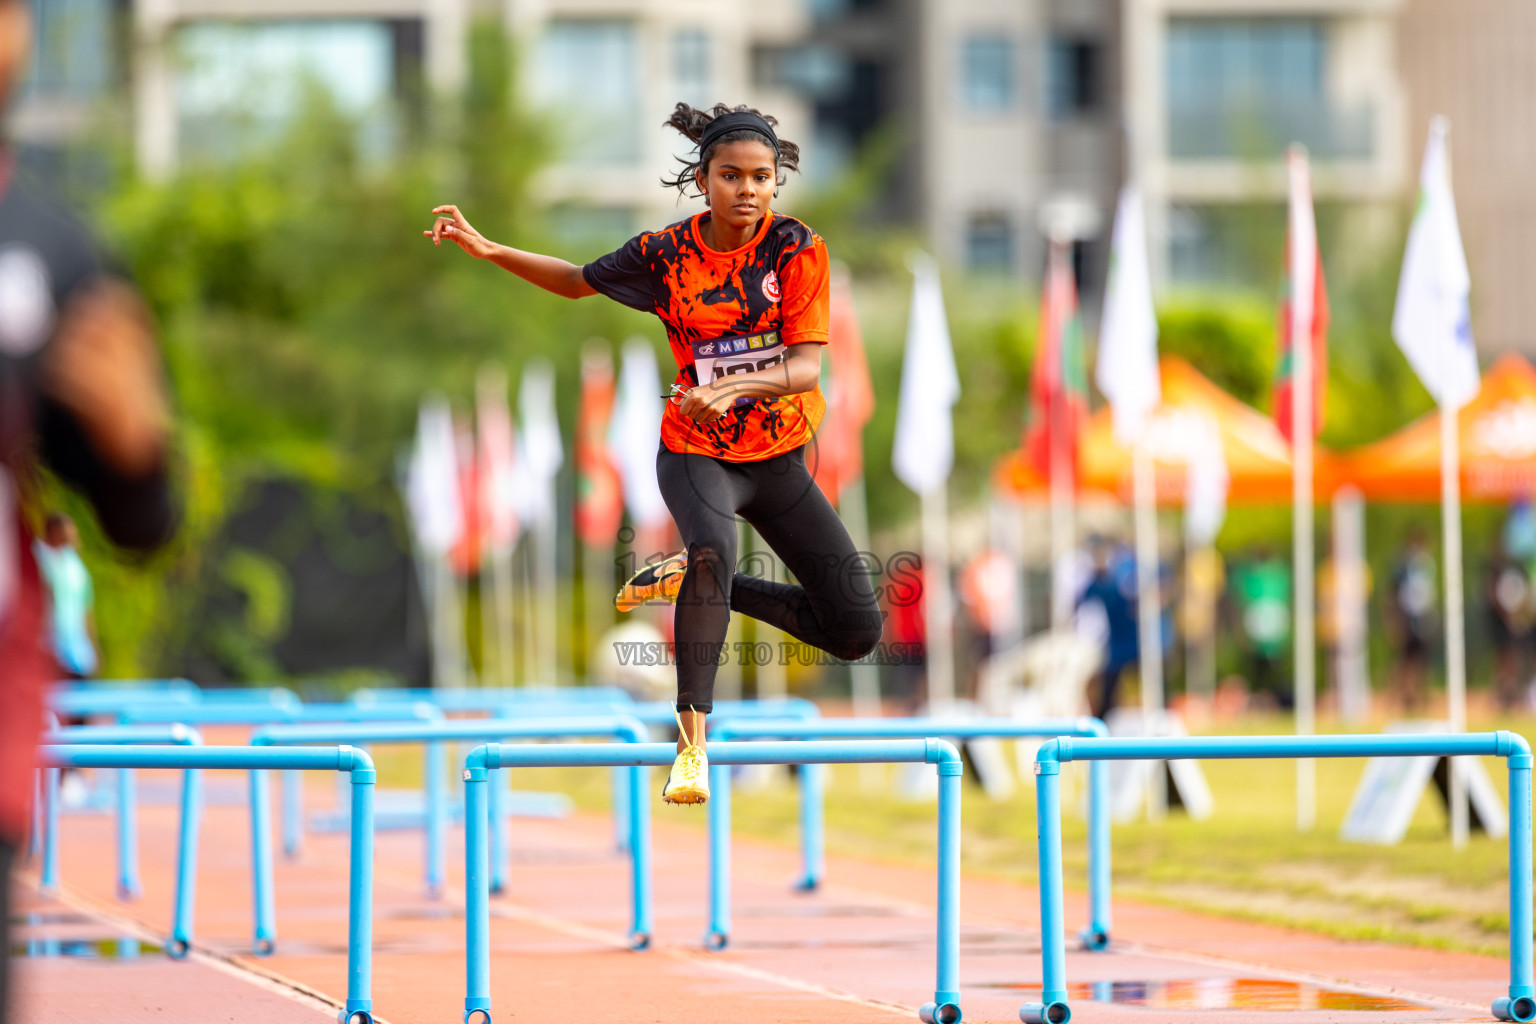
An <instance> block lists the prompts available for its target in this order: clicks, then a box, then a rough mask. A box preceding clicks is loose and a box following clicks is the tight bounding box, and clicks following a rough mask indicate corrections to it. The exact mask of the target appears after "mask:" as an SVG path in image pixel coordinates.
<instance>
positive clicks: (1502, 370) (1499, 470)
mask: <svg viewBox="0 0 1536 1024" xmlns="http://www.w3.org/2000/svg"><path fill="white" fill-rule="evenodd" d="M1456 429H1457V431H1458V432H1459V435H1460V442H1461V496H1462V499H1463V500H1464V501H1509V500H1510V499H1512V498H1518V497H1521V496H1522V495H1523V496H1526V497H1530V496H1532V495H1536V368H1533V367H1532V366H1531V364H1530V363H1528V362H1526V361H1525V359H1524V358H1522V357H1521V356H1518V355H1514V354H1510V355H1506V356H1504V357H1503V358H1501V359H1500V360H1499V361H1498V362H1496V363H1494V364H1493V366H1492V367H1491V368H1490V369H1489V370H1488V373H1487V374H1486V375H1485V376H1484V377H1483V386H1482V389H1481V390H1480V391H1478V393H1477V397H1476V398H1474V399H1472V401H1471V402H1468V403H1467V404H1466V406H1464V407H1463V408H1462V410H1461V411H1460V413H1458V414H1457V423H1456ZM1339 462H1340V470H1341V472H1342V474H1343V477H1344V479H1347V480H1349V481H1350V482H1351V483H1353V484H1354V485H1355V486H1356V487H1358V488H1360V491H1361V493H1363V494H1364V495H1365V497H1366V499H1367V500H1370V501H1423V502H1437V501H1439V500H1440V413H1439V412H1438V411H1437V412H1431V413H1428V414H1427V415H1425V416H1422V417H1420V418H1419V419H1416V420H1414V421H1413V422H1412V423H1410V424H1408V425H1407V426H1406V427H1404V428H1403V429H1401V430H1399V431H1398V432H1397V433H1395V434H1391V435H1388V436H1387V437H1384V438H1382V439H1381V440H1380V441H1377V442H1375V443H1374V444H1368V445H1365V446H1364V447H1362V448H1356V449H1355V450H1354V451H1352V452H1348V453H1345V454H1343V455H1340V456H1339Z"/></svg>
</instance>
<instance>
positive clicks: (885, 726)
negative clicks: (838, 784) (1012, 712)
mask: <svg viewBox="0 0 1536 1024" xmlns="http://www.w3.org/2000/svg"><path fill="white" fill-rule="evenodd" d="M713 732H714V737H715V739H716V740H720V741H724V740H761V739H806V740H830V739H844V740H847V739H919V738H924V737H928V736H942V737H944V738H945V739H952V740H965V739H983V738H986V739H1036V738H1050V737H1055V736H1084V737H1102V736H1108V735H1109V730H1108V729H1107V728H1106V727H1105V725H1104V723H1103V722H1101V721H1100V720H1099V719H1097V718H1089V717H1087V716H1084V717H1081V718H1044V719H1037V720H1035V721H1011V720H1009V719H997V718H972V719H953V718H951V719H942V718H823V719H818V720H816V721H799V722H774V721H754V720H752V719H746V720H733V721H728V722H724V723H722V724H720V725H719V726H717V727H715V729H714V730H713ZM709 787H710V793H711V800H710V803H709V867H710V874H709V908H710V915H709V916H710V923H709V932H708V933H707V934H706V935H705V940H704V941H705V945H707V946H708V947H709V948H710V949H715V950H720V949H724V948H725V947H726V945H727V944H728V943H729V941H730V931H731V927H730V926H731V793H730V790H731V773H730V772H729V771H726V770H725V769H724V768H721V769H720V770H719V771H716V770H715V767H714V765H713V764H711V765H710V783H709ZM824 788H825V787H824V786H823V778H822V766H820V765H806V766H805V769H804V770H803V771H802V775H801V783H800V830H801V848H802V850H803V851H804V853H803V856H804V875H803V876H802V878H801V881H800V882H799V883H798V886H797V887H798V888H800V889H802V890H807V891H809V890H814V889H815V888H817V886H818V885H820V883H821V880H822V878H823V877H824V876H825V873H826V858H825V852H824V851H825V846H826V843H825V839H824V829H823V821H824V816H825V808H824V806H823V804H824V800H825V792H824ZM721 794H724V796H725V799H724V800H722V799H720V797H721ZM1109 873H1110V848H1109V771H1108V766H1107V765H1104V764H1101V763H1099V762H1092V763H1090V764H1089V766H1088V892H1089V902H1090V905H1091V908H1092V910H1091V913H1090V921H1089V925H1088V927H1087V928H1086V929H1084V930H1083V931H1082V932H1080V933H1079V936H1078V937H1079V938H1080V939H1081V940H1082V943H1083V945H1084V946H1085V947H1086V948H1088V949H1091V950H1102V949H1104V948H1105V947H1107V946H1108V945H1109V932H1110V924H1111V920H1110V905H1109V891H1110V884H1109V877H1110V875H1109Z"/></svg>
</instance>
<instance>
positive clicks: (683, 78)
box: [672, 29, 715, 107]
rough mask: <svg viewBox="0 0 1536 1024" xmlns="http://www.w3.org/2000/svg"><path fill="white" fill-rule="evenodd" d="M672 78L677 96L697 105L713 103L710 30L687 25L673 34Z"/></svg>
mask: <svg viewBox="0 0 1536 1024" xmlns="http://www.w3.org/2000/svg"><path fill="white" fill-rule="evenodd" d="M672 82H673V86H674V88H676V90H677V98H678V99H679V100H682V101H683V102H684V103H688V104H691V105H692V106H695V107H705V106H710V105H713V103H714V102H715V100H714V86H713V84H712V83H711V81H710V77H709V36H708V34H707V33H704V32H700V31H698V30H697V29H684V30H682V31H681V32H678V33H676V34H675V35H673V36H672Z"/></svg>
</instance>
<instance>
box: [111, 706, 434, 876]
mask: <svg viewBox="0 0 1536 1024" xmlns="http://www.w3.org/2000/svg"><path fill="white" fill-rule="evenodd" d="M230 692H240V691H230ZM255 692H258V693H263V694H267V695H268V697H269V698H271V699H270V700H266V701H256V702H251V703H244V702H240V701H227V702H215V703H211V704H210V703H202V704H191V705H172V704H144V705H131V706H129V707H125V708H122V709H121V710H120V711H119V712H118V719H119V721H122V722H124V723H129V724H140V723H147V722H161V723H164V722H181V723H183V724H186V725H249V726H253V727H256V726H263V725H299V724H303V723H320V722H398V721H404V720H409V721H417V722H440V721H442V720H443V713H442V712H441V711H440V710H438V709H437V708H436V707H434V706H433V705H431V704H428V703H426V702H425V701H409V702H401V703H398V704H386V705H380V706H377V707H371V706H366V705H358V704H352V703H317V704H305V703H303V702H302V701H299V700H298V698H297V697H296V696H295V697H294V698H293V700H292V701H291V702H290V701H288V700H287V699H285V698H282V696H281V695H282V694H285V693H287V694H290V695H291V691H288V690H282V689H278V688H272V689H268V690H260V691H255ZM303 843H304V786H303V783H302V780H301V779H300V777H299V775H298V773H297V772H284V773H283V853H284V855H285V856H288V857H297V856H298V855H299V851H300V849H301V848H302V847H303Z"/></svg>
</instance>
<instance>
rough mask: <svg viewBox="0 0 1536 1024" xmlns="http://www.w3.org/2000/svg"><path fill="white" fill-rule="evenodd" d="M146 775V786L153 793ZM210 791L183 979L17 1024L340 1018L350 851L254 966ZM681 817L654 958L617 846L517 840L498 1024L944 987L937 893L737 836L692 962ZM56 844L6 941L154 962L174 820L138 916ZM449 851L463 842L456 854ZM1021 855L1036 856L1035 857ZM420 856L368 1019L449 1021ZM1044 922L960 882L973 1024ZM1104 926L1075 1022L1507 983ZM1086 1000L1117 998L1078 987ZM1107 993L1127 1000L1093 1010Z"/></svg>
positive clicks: (1486, 989) (459, 925)
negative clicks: (794, 886) (635, 932)
mask: <svg viewBox="0 0 1536 1024" xmlns="http://www.w3.org/2000/svg"><path fill="white" fill-rule="evenodd" d="M143 774H144V777H145V780H146V783H147V782H148V780H150V779H153V778H154V777H155V776H156V775H157V774H160V775H163V774H164V773H148V772H146V773H143ZM165 778H166V783H165V784H166V785H167V786H168V785H169V776H165ZM322 782H326V783H328V782H329V780H322V779H320V778H319V777H318V776H316V777H315V779H314V780H312V782H311V789H312V792H313V797H320V796H321V794H323V793H325V792H328V791H329V790H328V789H327V788H325V787H324V786H322V785H321V783H322ZM145 788H146V789H148V788H149V786H148V785H146V786H145ZM274 788H276V787H274ZM208 790H209V794H210V800H209V804H208V806H207V808H206V809H205V817H204V824H203V834H202V845H201V848H200V865H199V882H198V894H197V945H196V948H195V951H194V954H193V956H192V958H191V959H190V960H189V961H187V962H182V963H173V962H170V961H168V960H166V959H165V958H164V957H163V956H162V955H160V954H158V953H155V952H148V953H145V954H144V955H143V956H142V957H140V958H139V959H133V960H127V959H121V958H117V957H98V958H78V957H67V956H66V957H36V958H24V959H21V960H19V961H16V962H15V963H14V966H15V970H16V988H17V990H18V993H17V997H16V1003H15V1006H14V1008H13V1009H14V1020H15V1021H16V1022H18V1024H55V1022H74V1021H100V1020H111V1021H114V1022H121V1024H135V1022H140V1021H155V1022H157V1024H177V1022H182V1021H187V1022H194V1021H195V1022H213V1021H242V1022H245V1021H261V1022H271V1024H280V1022H288V1021H293V1022H308V1024H314V1022H317V1021H322V1020H326V1019H329V1020H335V1011H336V1007H337V1006H339V1005H340V997H341V996H343V995H344V993H345V952H346V949H345V934H346V932H345V926H346V891H347V882H346V838H345V835H342V834H334V835H314V834H311V835H310V836H309V837H308V839H307V845H306V849H305V853H304V856H303V858H302V859H301V860H300V861H298V862H296V863H290V862H287V861H285V860H284V859H283V858H282V857H281V856H280V855H279V856H278V857H277V869H276V889H277V926H278V950H277V954H276V955H275V956H272V957H268V958H262V959H258V958H254V957H250V956H248V955H247V950H248V949H249V937H250V927H251V897H250V869H249V860H250V854H249V839H248V836H249V831H248V825H247V821H248V817H247V814H246V811H245V807H244V801H243V799H241V796H240V795H241V793H243V790H244V783H243V780H242V778H240V777H239V776H237V775H235V774H233V773H209V778H208ZM739 798H740V799H750V795H749V794H742V795H741V796H740V797H739ZM316 802H318V801H317V800H315V799H312V800H311V806H313V805H314V803H316ZM683 814H696V815H702V812H701V811H697V810H694V809H675V810H674V809H668V810H666V811H663V812H661V813H659V814H658V820H657V821H656V823H655V858H654V859H655V865H656V873H655V884H656V935H655V944H654V946H653V948H652V949H651V950H650V951H648V952H644V953H632V952H630V951H628V950H627V949H625V948H624V940H625V933H626V930H627V927H628V890H627V884H626V881H625V879H626V877H627V875H626V871H627V860H626V859H625V858H623V857H622V856H620V855H619V854H617V853H616V852H615V851H614V850H613V848H612V826H611V823H610V822H609V821H608V820H607V819H606V818H605V817H602V816H599V815H577V816H575V817H572V818H568V819H564V820H557V821H549V820H522V819H519V820H517V821H515V822H514V824H513V830H514V865H513V866H514V870H513V874H512V877H511V885H510V892H509V893H507V894H506V895H504V896H502V897H499V898H493V900H492V914H493V918H492V925H491V928H492V963H491V973H492V998H493V1005H494V1009H495V1011H496V1017H495V1019H496V1020H497V1021H498V1022H503V1021H510V1020H521V1021H529V1020H571V1021H599V1022H616V1024H623V1022H635V1024H641V1022H665V1024H706V1022H708V1024H715V1022H722V1021H729V1022H755V1021H762V1022H774V1024H788V1022H806V1024H821V1022H826V1024H832V1022H836V1024H856V1022H865V1021H867V1022H871V1024H876V1022H878V1024H888V1022H892V1021H900V1020H908V1021H915V1020H916V1008H917V1006H918V1005H919V1004H920V1003H922V1002H924V1001H926V1000H927V999H928V998H931V996H932V989H933V934H934V877H933V873H932V871H931V870H929V871H925V870H923V869H921V868H917V867H905V866H892V865H888V864H879V863H870V862H864V861H856V860H851V859H846V858H836V857H834V858H832V859H831V860H830V862H829V865H828V878H829V882H828V884H827V886H826V887H825V888H824V889H823V891H822V892H821V893H819V894H816V895H809V896H808V895H800V894H795V893H792V892H791V891H790V889H789V886H788V881H789V880H790V879H791V878H792V877H793V876H794V873H795V868H796V864H797V854H796V852H795V851H794V849H792V847H791V844H790V843H789V842H786V844H785V845H784V846H782V847H780V846H775V845H769V844H765V843H758V842H750V841H744V840H741V839H739V838H738V839H737V841H736V843H735V863H734V878H735V897H736V899H735V920H734V935H733V942H732V945H731V948H730V950H729V951H727V952H725V953H707V952H704V951H703V950H702V949H701V948H700V945H699V939H700V936H701V935H702V933H703V931H704V926H705V921H706V915H705V900H706V892H705V870H706V859H705V853H706V846H705V833H704V831H703V829H702V827H695V825H691V824H679V823H678V822H676V821H670V822H669V821H668V820H667V818H668V817H669V816H671V815H679V816H680V815H683ZM62 821H63V825H62V832H63V846H62V857H61V873H62V879H63V882H64V890H63V892H62V894H61V896H60V897H59V898H58V899H55V900H53V901H47V902H45V901H42V900H40V899H39V898H38V896H37V893H36V884H35V883H36V878H35V875H33V874H32V873H31V870H30V868H24V870H23V872H22V874H21V878H20V888H19V891H18V893H17V897H18V900H17V902H18V904H19V907H18V918H17V920H18V927H17V929H16V931H17V932H19V934H17V935H16V936H15V941H16V942H20V943H24V942H25V941H26V940H28V939H40V938H59V939H87V940H90V939H112V938H118V937H122V936H137V937H139V938H141V939H143V940H144V941H146V942H158V940H159V937H160V936H162V935H163V934H164V932H165V930H166V929H167V927H168V926H169V920H170V908H171V895H172V880H173V865H174V859H175V858H174V849H175V810H174V808H173V807H171V806H167V805H161V804H146V805H144V806H142V807H141V808H140V825H141V829H142V836H141V845H140V850H141V859H142V866H143V874H144V889H145V894H144V896H143V898H142V899H140V900H139V901H138V902H136V903H133V904H120V903H118V902H117V901H116V900H115V899H114V898H113V895H112V892H113V885H114V877H115V854H114V852H113V851H114V846H113V841H112V822H111V818H110V817H109V816H107V815H103V814H95V815H93V814H74V815H66V816H65V817H64V818H63V819H62ZM695 824H697V823H695ZM460 837H461V833H458V832H456V833H455V836H454V840H455V844H457V842H458V840H459V838H460ZM1021 854H1022V855H1023V856H1027V857H1029V858H1031V860H1032V859H1033V857H1034V852H1033V850H1026V851H1021ZM421 857H422V842H421V839H420V835H419V833H416V832H383V833H380V835H379V837H378V842H377V860H376V869H375V907H376V920H375V931H374V937H375V948H374V1005H375V1008H376V1009H377V1011H378V1013H379V1015H380V1019H381V1020H382V1021H385V1022H387V1024H416V1022H434V1024H436V1022H441V1024H453V1022H458V1021H461V1020H462V1019H463V1010H462V1007H463V998H464V961H463V942H464V924H463V917H462V907H463V890H462V884H463V876H462V865H463V853H462V847H460V846H457V845H455V846H454V847H453V848H452V849H451V850H450V853H449V865H450V868H451V869H452V874H451V876H450V888H449V891H448V894H447V896H446V897H445V898H444V899H442V900H439V901H433V900H429V899H427V898H426V897H425V896H424V894H423V891H422V886H421ZM1036 898H1037V896H1036V891H1035V889H1034V888H1033V887H1028V886H1022V885H1017V884H1012V883H1006V882H1000V881H995V880H988V879H972V878H967V879H966V880H965V881H964V883H963V886H962V899H961V920H962V949H961V982H962V986H961V988H962V994H963V999H962V1005H963V1008H964V1010H965V1019H966V1020H967V1021H992V1022H1008V1021H1017V1020H1018V1017H1017V1009H1018V1006H1019V1004H1020V1003H1022V1002H1025V1001H1027V999H1028V998H1033V994H1036V993H1038V987H1035V988H1033V989H1031V988H1030V986H1032V985H1033V986H1038V983H1039V979H1040V975H1039V933H1038V930H1037V923H1036V918H1037V910H1036ZM1114 909H1115V939H1116V945H1115V948H1114V949H1113V951H1111V952H1109V953H1099V954H1092V953H1085V952H1076V951H1075V950H1073V951H1070V952H1069V953H1068V958H1067V973H1068V977H1069V979H1070V981H1072V982H1073V983H1074V984H1075V986H1077V987H1075V988H1074V992H1073V1011H1074V1017H1073V1019H1074V1021H1078V1022H1080V1024H1094V1022H1097V1021H1104V1022H1120V1021H1145V1022H1149V1024H1162V1022H1173V1021H1180V1022H1187V1021H1188V1020H1189V1018H1190V1016H1191V1012H1192V1011H1198V1012H1196V1013H1195V1014H1194V1015H1195V1016H1197V1017H1198V1018H1199V1019H1201V1020H1205V1021H1210V1022H1212V1024H1223V1022H1226V1021H1253V1020H1264V1021H1274V1022H1275V1024H1311V1022H1321V1021H1377V1020H1389V1021H1403V1022H1418V1021H1488V1020H1491V1019H1492V1018H1491V1017H1490V1016H1489V1013H1488V1009H1487V1006H1488V1003H1489V1002H1490V1001H1491V1000H1492V999H1493V998H1494V997H1495V996H1497V995H1500V994H1502V993H1503V991H1504V987H1505V985H1507V964H1506V962H1505V961H1502V960H1499V959H1496V958H1491V957H1481V956H1473V955H1469V954H1462V953H1447V952H1441V951H1431V950H1419V949H1404V948H1398V947H1392V946H1385V945H1378V944H1372V943H1355V942H1342V941H1338V940H1334V939H1328V938H1324V937H1319V936H1316V935H1311V934H1307V933H1303V932H1295V931H1288V930H1284V929H1280V928H1274V927H1269V926H1264V925H1256V924H1248V923H1239V922H1233V921H1226V920H1221V919H1216V918H1212V917H1206V916H1202V915H1198V914H1193V913H1187V912H1183V911H1178V910H1172V909H1168V908H1162V907H1149V906H1139V905H1136V904H1132V903H1127V902H1125V901H1117V902H1116V904H1115V908H1114ZM1085 920H1086V903H1085V899H1084V897H1083V895H1082V893H1080V892H1079V893H1074V892H1068V894H1067V921H1068V926H1069V927H1070V928H1071V929H1072V930H1073V931H1074V932H1075V931H1076V929H1077V928H1079V927H1081V926H1082V924H1083V923H1084V922H1085ZM1075 945H1076V944H1075V943H1069V950H1072V949H1073V947H1075ZM13 948H14V947H13ZM1093 982H1099V983H1105V982H1112V983H1116V984H1114V985H1113V986H1111V985H1104V984H1100V985H1099V986H1097V989H1096V990H1092V989H1090V988H1086V987H1083V986H1082V985H1078V983H1093ZM1111 993H1113V994H1114V995H1115V996H1117V997H1118V998H1119V999H1120V1000H1121V1001H1120V1002H1109V1001H1094V1000H1093V999H1092V998H1091V997H1090V996H1091V994H1097V995H1099V996H1101V997H1104V998H1108V997H1109V995H1110V994H1111ZM1383 1000H1384V1001H1383ZM1224 1007H1225V1008H1224Z"/></svg>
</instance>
